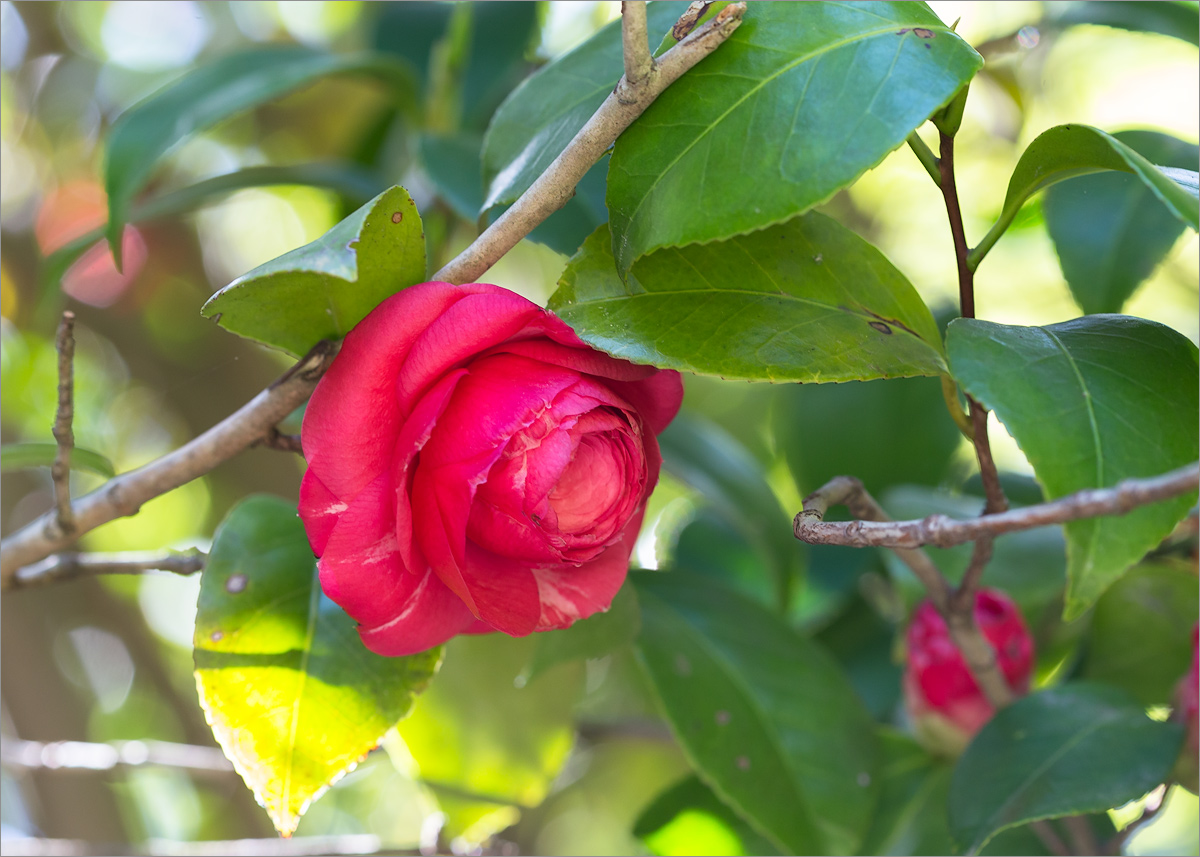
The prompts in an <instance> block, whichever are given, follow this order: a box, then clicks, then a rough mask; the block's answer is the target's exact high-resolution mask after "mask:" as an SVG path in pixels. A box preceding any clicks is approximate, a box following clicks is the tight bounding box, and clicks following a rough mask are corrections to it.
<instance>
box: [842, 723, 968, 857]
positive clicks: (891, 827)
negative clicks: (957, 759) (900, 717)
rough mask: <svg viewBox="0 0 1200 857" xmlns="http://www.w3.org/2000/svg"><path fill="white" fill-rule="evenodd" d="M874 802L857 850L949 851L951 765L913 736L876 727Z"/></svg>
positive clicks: (950, 845)
mask: <svg viewBox="0 0 1200 857" xmlns="http://www.w3.org/2000/svg"><path fill="white" fill-rule="evenodd" d="M879 747H880V751H881V757H882V758H881V761H880V764H879V806H878V807H877V808H876V810H875V815H874V817H873V818H872V819H871V826H870V828H869V829H868V830H867V836H866V839H865V841H864V842H863V845H862V850H861V852H860V853H862V854H952V853H954V849H953V843H952V842H951V841H950V831H949V830H948V828H947V826H946V810H945V806H946V796H947V793H948V791H949V787H950V768H949V766H948V765H946V764H945V763H944V762H942V761H941V760H939V759H935V758H934V757H933V756H931V755H930V754H929V753H928V752H927V751H926V750H925V749H923V748H922V747H921V745H919V744H918V743H917V742H916V741H914V740H913V739H912V738H909V737H908V736H907V735H903V734H901V733H900V732H896V731H894V730H892V729H880V730H879Z"/></svg>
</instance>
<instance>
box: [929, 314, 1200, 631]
mask: <svg viewBox="0 0 1200 857" xmlns="http://www.w3.org/2000/svg"><path fill="white" fill-rule="evenodd" d="M947 345H948V348H949V352H950V366H951V369H952V371H953V374H954V377H955V378H956V379H957V380H958V381H959V383H960V384H962V386H963V388H964V389H966V391H967V392H968V393H970V394H971V395H972V396H974V397H975V398H976V399H978V400H979V401H980V402H982V403H983V404H984V405H985V406H986V407H988V408H990V409H992V410H994V411H995V412H996V416H998V417H999V418H1000V421H1001V422H1003V423H1004V425H1005V427H1006V428H1007V429H1008V431H1009V432H1010V433H1011V434H1012V436H1013V437H1014V438H1016V441H1017V443H1019V444H1020V445H1021V449H1022V450H1023V451H1024V452H1025V455H1026V457H1027V458H1028V459H1029V463H1030V464H1031V465H1033V471H1034V474H1035V475H1036V476H1037V479H1038V481H1039V482H1041V484H1042V486H1043V487H1044V488H1045V490H1046V496H1047V498H1048V499H1054V498H1056V497H1062V496H1064V495H1066V494H1071V493H1073V492H1075V491H1079V490H1082V489H1084V488H1109V487H1112V486H1114V485H1116V484H1117V483H1118V482H1120V481H1121V480H1122V479H1130V478H1136V477H1150V476H1157V475H1160V474H1162V473H1166V472H1167V471H1169V470H1174V469H1175V468H1178V467H1182V466H1184V465H1185V464H1188V463H1189V462H1192V461H1194V460H1196V457H1197V446H1198V438H1197V425H1196V413H1197V410H1200V401H1198V396H1197V386H1198V385H1200V378H1198V375H1197V357H1196V346H1195V345H1194V344H1193V343H1192V342H1191V341H1189V340H1188V339H1187V338H1186V337H1185V336H1183V335H1182V334H1180V333H1178V332H1176V331H1174V330H1172V329H1171V328H1169V327H1165V326H1164V325H1161V324H1157V323H1155V322H1152V321H1146V320H1145V319H1139V318H1132V317H1130V316H1121V315H1089V316H1084V317H1083V318H1078V319H1075V320H1073V321H1067V322H1063V323H1061V324H1052V325H1047V326H1046V327H1019V326H1015V325H1004V324H995V323H992V322H986V321H978V320H975V319H958V320H955V321H953V322H951V323H950V328H949V331H948V333H947ZM1195 496H1196V495H1195V494H1194V493H1193V494H1191V495H1185V496H1182V497H1176V498H1174V499H1171V500H1163V501H1160V502H1157V503H1151V504H1149V505H1146V506H1143V507H1141V508H1140V509H1135V510H1133V511H1131V512H1129V513H1128V514H1126V515H1122V516H1105V517H1099V518H1089V519H1083V520H1078V521H1072V522H1071V523H1068V524H1066V533H1067V581H1068V584H1067V601H1066V606H1065V614H1064V615H1065V618H1067V619H1073V618H1075V617H1076V616H1078V615H1079V614H1080V613H1082V612H1083V611H1084V610H1086V609H1087V608H1088V607H1089V606H1091V605H1092V603H1093V602H1095V600H1096V599H1097V598H1098V597H1099V596H1100V593H1102V592H1103V591H1104V590H1105V589H1106V588H1107V587H1108V586H1109V585H1110V584H1111V583H1112V582H1113V581H1114V580H1116V579H1117V578H1118V577H1119V576H1120V575H1121V574H1122V573H1123V572H1124V571H1125V570H1126V569H1127V568H1129V566H1130V565H1132V564H1133V563H1135V562H1137V561H1138V560H1139V559H1141V558H1142V556H1143V555H1145V553H1146V552H1147V551H1149V550H1151V549H1152V548H1154V547H1156V546H1157V545H1158V543H1159V542H1160V541H1161V540H1162V539H1163V538H1164V537H1165V536H1166V535H1167V534H1168V533H1169V532H1170V531H1171V529H1172V528H1173V527H1174V526H1175V524H1176V522H1178V521H1179V519H1180V518H1182V517H1183V516H1184V514H1185V513H1186V512H1187V509H1188V507H1189V506H1191V504H1192V503H1193V502H1195Z"/></svg>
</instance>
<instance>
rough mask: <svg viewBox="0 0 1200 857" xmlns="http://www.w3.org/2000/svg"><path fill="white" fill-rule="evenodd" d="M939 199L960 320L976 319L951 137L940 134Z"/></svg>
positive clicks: (973, 280)
mask: <svg viewBox="0 0 1200 857" xmlns="http://www.w3.org/2000/svg"><path fill="white" fill-rule="evenodd" d="M938 174H939V176H940V177H941V183H940V186H941V189H942V197H943V199H945V201H946V216H947V217H948V218H949V219H950V235H951V236H952V237H953V239H954V258H955V260H956V261H957V262H958V300H959V307H960V310H961V313H962V316H963V318H974V317H975V274H974V272H973V271H972V270H971V269H970V268H969V267H968V266H967V253H968V252H969V248H968V247H967V235H966V232H965V230H964V229H963V219H962V208H961V207H960V206H959V204H958V189H957V187H956V186H955V183H954V138H953V137H951V136H950V135H948V134H942V135H941V157H940V158H939V159H938Z"/></svg>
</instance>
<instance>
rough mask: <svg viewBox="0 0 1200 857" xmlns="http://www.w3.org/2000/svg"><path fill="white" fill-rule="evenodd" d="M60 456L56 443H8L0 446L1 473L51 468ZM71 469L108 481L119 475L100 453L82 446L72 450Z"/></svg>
mask: <svg viewBox="0 0 1200 857" xmlns="http://www.w3.org/2000/svg"><path fill="white" fill-rule="evenodd" d="M57 456H58V444H54V443H6V444H4V446H0V473H10V472H11V471H14V470H28V469H29V468H31V467H50V466H51V465H52V464H54V459H55V458H56V457H57ZM70 460H71V469H72V470H87V471H90V472H92V473H97V474H99V475H101V476H103V477H105V478H107V479H112V478H113V477H114V476H116V475H117V471H116V470H115V469H114V468H113V465H112V462H111V461H109V460H108V459H107V458H105V457H104V456H103V455H101V454H100V453H98V452H93V451H92V450H90V449H85V448H83V447H81V446H75V447H72V448H71V459H70Z"/></svg>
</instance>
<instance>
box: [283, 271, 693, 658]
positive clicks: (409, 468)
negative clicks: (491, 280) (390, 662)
mask: <svg viewBox="0 0 1200 857" xmlns="http://www.w3.org/2000/svg"><path fill="white" fill-rule="evenodd" d="M682 397H683V385H682V383H681V381H680V378H679V374H678V373H677V372H672V371H660V370H658V369H655V368H654V367H652V366H638V365H635V364H633V363H629V362H628V361H625V360H619V359H617V358H614V357H610V356H608V355H607V354H603V353H601V352H599V351H596V350H594V349H592V348H591V347H589V346H588V345H586V344H584V343H583V342H582V341H581V340H580V339H579V338H578V337H577V336H576V335H575V333H574V332H573V331H572V330H571V329H570V328H569V327H567V326H566V325H565V324H564V323H563V322H562V321H560V320H559V319H557V318H555V317H554V316H553V315H551V314H549V313H547V312H546V311H545V310H543V309H541V308H540V307H538V306H537V305H535V304H533V303H531V302H529V301H528V300H526V299H525V298H522V297H520V296H519V295H516V294H514V293H512V292H509V291H507V290H505V289H501V288H499V287H497V286H492V285H486V284H478V283H477V284H471V285H466V286H453V285H450V284H447V283H422V284H420V285H417V286H412V287H410V288H407V289H405V290H404V291H402V292H400V293H398V294H396V295H394V296H393V297H391V298H389V299H388V300H386V301H384V302H383V303H382V304H380V305H379V306H378V307H377V308H376V309H375V310H374V311H373V312H372V313H371V314H370V315H368V316H367V317H366V318H365V319H363V321H362V322H361V323H360V324H359V325H358V326H357V327H355V329H354V330H352V331H351V332H350V333H349V335H348V336H347V337H346V340H345V342H344V344H343V345H342V349H341V352H340V353H339V354H338V356H337V358H336V359H335V360H334V362H333V365H332V366H331V367H330V369H329V371H328V372H327V373H326V374H325V377H324V378H322V379H321V382H320V383H319V384H318V385H317V389H316V391H315V392H314V393H313V396H312V399H311V401H310V402H309V405H308V408H307V410H306V412H305V417H304V427H303V430H302V438H303V445H304V454H305V457H306V458H307V460H308V471H307V472H306V474H305V476H304V482H303V484H302V485H301V489H300V516H301V518H302V519H303V521H304V525H305V528H306V530H307V532H308V537H309V542H310V543H311V545H312V548H313V551H314V552H315V553H316V554H317V556H318V558H319V559H318V568H319V570H320V577H321V585H322V587H323V588H324V590H325V592H326V594H328V595H329V597H330V598H332V599H333V600H334V601H336V602H337V603H338V604H340V605H341V606H342V607H343V608H344V609H345V610H346V612H347V613H349V614H350V615H351V616H352V617H353V618H354V619H355V620H356V621H358V623H359V633H360V635H361V637H362V639H363V642H364V643H365V644H366V645H367V647H368V648H370V649H371V650H372V651H375V652H378V653H380V654H385V655H404V654H410V653H413V652H417V651H422V650H424V649H427V648H430V647H431V646H435V645H437V644H439V643H441V642H444V641H445V640H447V639H449V638H450V637H453V636H454V635H456V634H460V633H481V632H487V631H503V632H504V633H507V634H511V635H514V636H523V635H525V634H529V633H532V632H535V631H547V630H552V629H556V628H565V627H568V626H569V625H571V624H572V623H574V622H576V621H577V620H579V619H583V618H586V617H587V616H590V615H592V614H593V613H596V612H599V611H603V610H607V609H608V606H609V605H610V604H611V602H612V599H613V596H614V595H615V594H616V592H617V590H618V589H620V587H621V584H622V583H623V582H624V580H625V574H626V571H627V569H628V565H629V555H630V553H631V551H632V550H633V544H634V540H635V539H636V538H637V534H638V529H639V528H640V526H641V522H642V517H643V514H644V510H645V503H646V499H647V498H648V497H649V495H650V492H651V491H652V490H653V489H654V485H655V483H656V482H657V480H658V473H659V469H660V468H661V465H662V457H661V455H660V453H659V449H658V442H657V440H656V439H655V436H656V435H657V434H658V433H659V432H661V431H662V430H663V429H664V428H665V427H666V426H667V424H668V423H669V422H670V421H671V419H673V418H674V416H675V414H676V413H677V412H678V410H679V405H680V402H681V401H682Z"/></svg>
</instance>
